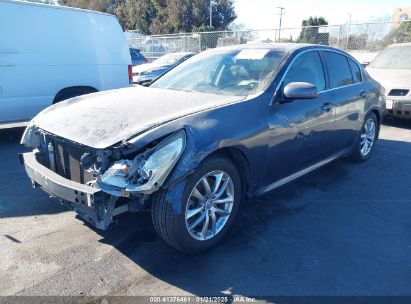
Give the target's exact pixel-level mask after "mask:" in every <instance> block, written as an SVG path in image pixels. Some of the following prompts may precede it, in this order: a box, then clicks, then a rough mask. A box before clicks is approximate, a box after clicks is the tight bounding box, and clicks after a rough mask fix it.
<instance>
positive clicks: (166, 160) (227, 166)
mask: <svg viewBox="0 0 411 304" xmlns="http://www.w3.org/2000/svg"><path fill="white" fill-rule="evenodd" d="M383 104H384V91H383V89H382V88H381V86H380V85H379V84H378V83H377V82H376V81H374V80H373V79H372V78H371V77H370V76H369V75H368V74H367V72H366V71H365V70H364V69H363V68H362V67H361V65H360V64H358V62H357V61H356V60H355V59H354V58H352V57H351V56H350V55H348V54H347V53H344V52H343V51H341V50H337V49H333V48H330V47H324V46H312V45H311V46H310V45H298V44H261V45H242V46H234V47H225V48H218V49H214V50H209V51H205V52H203V53H201V54H199V55H196V56H194V57H192V58H191V59H189V60H187V61H186V62H184V63H182V64H181V65H179V66H177V67H176V68H175V69H173V70H171V71H170V72H168V73H166V74H165V75H163V76H162V77H161V78H159V79H158V80H156V81H155V82H154V83H153V84H152V85H151V86H150V87H148V88H147V87H140V86H138V87H132V88H125V89H119V90H114V91H108V92H102V93H95V94H90V95H87V96H84V97H76V98H73V99H69V100H67V101H64V102H61V103H58V104H55V105H53V106H51V107H49V108H47V109H46V110H44V111H43V112H41V113H40V114H39V115H38V116H37V117H35V118H34V119H33V120H32V121H31V123H30V125H29V126H28V128H27V129H26V132H25V133H24V135H23V138H22V143H23V144H24V145H26V146H29V147H32V148H33V151H32V152H30V153H24V154H22V155H21V160H22V162H23V163H24V165H25V169H26V171H27V174H28V176H29V177H30V179H31V180H32V184H33V186H34V187H41V188H42V189H43V190H45V191H46V192H48V193H49V194H50V195H51V196H54V197H56V198H58V199H59V200H60V201H61V202H62V203H63V204H64V205H66V206H67V207H69V208H71V209H73V210H75V211H76V212H77V213H78V214H79V215H80V216H81V217H82V218H84V219H85V220H86V221H88V222H89V223H91V224H93V225H94V226H96V227H97V228H99V229H106V228H107V227H109V225H111V224H112V223H113V221H115V220H116V216H117V215H118V214H120V213H123V212H126V211H130V212H136V211H139V210H142V209H150V210H151V214H152V220H153V224H154V227H155V230H156V231H157V232H158V234H159V235H160V237H161V238H162V239H163V240H164V241H166V242H167V243H168V244H170V245H171V246H173V247H175V248H177V249H178V250H180V251H183V252H186V253H195V252H199V251H202V250H205V249H208V248H210V247H211V246H213V245H215V244H216V243H218V242H219V241H220V240H221V239H222V238H223V237H224V235H225V234H226V233H227V231H228V229H230V227H231V226H232V223H233V221H234V219H235V216H236V214H237V212H238V209H239V207H240V202H241V201H243V200H244V199H247V198H251V197H255V196H257V195H260V194H263V193H265V192H267V191H270V190H273V189H275V188H277V187H279V186H281V185H284V184H285V183H287V182H290V181H292V180H294V179H296V178H298V177H300V176H302V175H304V174H306V173H308V172H310V171H313V170H315V169H316V168H318V167H320V166H322V165H325V164H327V163H329V162H331V161H333V160H335V159H338V158H342V157H349V158H351V159H353V160H355V161H365V160H367V159H368V158H369V157H370V155H371V154H372V151H373V148H374V146H375V142H376V140H377V138H378V132H379V128H380V122H381V119H382V113H383V110H384V109H383Z"/></svg>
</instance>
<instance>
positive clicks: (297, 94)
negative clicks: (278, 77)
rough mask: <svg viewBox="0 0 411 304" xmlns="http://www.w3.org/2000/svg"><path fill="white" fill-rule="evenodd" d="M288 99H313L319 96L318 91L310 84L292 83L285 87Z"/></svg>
mask: <svg viewBox="0 0 411 304" xmlns="http://www.w3.org/2000/svg"><path fill="white" fill-rule="evenodd" d="M284 96H285V97H286V98H287V99H313V98H316V97H317V96H318V89H317V87H316V86H315V85H313V84H312V83H308V82H291V83H289V84H287V85H286V86H285V87H284Z"/></svg>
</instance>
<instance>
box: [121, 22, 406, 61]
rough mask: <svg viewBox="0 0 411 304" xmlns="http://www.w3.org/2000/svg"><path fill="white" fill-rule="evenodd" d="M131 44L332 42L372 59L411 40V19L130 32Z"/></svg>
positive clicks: (161, 47) (180, 48)
mask: <svg viewBox="0 0 411 304" xmlns="http://www.w3.org/2000/svg"><path fill="white" fill-rule="evenodd" d="M127 34H128V42H129V46H130V47H134V48H137V49H140V51H141V52H142V53H143V54H144V55H145V56H146V57H147V58H149V59H155V58H158V57H160V56H162V55H164V54H168V53H175V52H194V53H198V52H200V51H203V50H206V49H209V48H215V47H220V46H228V45H238V44H252V43H273V42H281V43H287V42H291V43H311V44H320V45H329V46H332V47H337V48H340V49H343V50H346V51H347V52H349V53H350V54H351V55H352V56H354V57H355V58H356V59H357V60H359V61H360V62H362V63H363V62H370V61H372V59H373V58H374V57H375V56H376V55H377V54H378V53H379V51H381V50H382V49H383V48H385V47H386V46H388V45H390V44H393V43H402V42H411V20H409V21H398V22H383V23H361V24H341V25H325V26H310V27H299V28H282V29H268V30H245V31H223V32H198V33H181V34H171V35H150V36H144V35H140V34H138V33H130V32H129V33H127Z"/></svg>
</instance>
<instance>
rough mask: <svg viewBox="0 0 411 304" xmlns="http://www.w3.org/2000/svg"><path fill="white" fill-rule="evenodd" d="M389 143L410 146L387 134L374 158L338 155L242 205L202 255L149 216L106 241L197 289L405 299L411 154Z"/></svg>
mask: <svg viewBox="0 0 411 304" xmlns="http://www.w3.org/2000/svg"><path fill="white" fill-rule="evenodd" d="M391 149H392V150H395V151H397V152H399V153H404V155H409V154H410V153H411V143H409V142H400V141H391V140H384V139H381V140H380V141H379V142H378V146H377V147H376V150H375V151H374V155H373V157H372V158H370V159H369V161H368V162H365V163H360V164H356V163H350V162H347V161H345V160H339V161H336V162H334V163H332V164H330V165H327V166H325V167H323V168H321V169H319V170H317V171H315V172H313V173H311V174H309V175H307V176H305V177H303V178H301V179H299V180H297V181H295V182H293V183H291V184H289V185H287V186H284V187H282V188H281V189H279V190H276V191H274V192H271V193H269V194H267V195H265V196H263V197H259V198H257V199H254V200H253V201H251V202H249V203H247V204H245V205H243V206H242V208H241V212H240V214H239V216H238V218H237V220H236V222H235V225H234V227H233V229H232V230H231V232H230V233H229V234H228V236H227V237H226V238H225V240H224V242H223V243H222V244H221V245H219V246H217V247H215V248H213V249H212V250H209V251H207V252H205V253H202V254H199V255H193V256H189V255H185V254H182V253H179V252H177V251H176V250H174V249H172V248H170V247H169V246H167V245H166V244H165V243H163V242H162V241H160V240H159V238H158V237H156V234H155V232H154V229H153V227H152V225H151V219H150V215H149V213H143V214H136V215H133V214H129V215H126V216H123V217H120V224H119V225H118V226H117V227H115V228H113V229H111V230H109V231H106V232H103V233H101V235H102V236H103V239H102V240H101V241H102V242H103V243H107V244H111V245H112V246H114V247H115V248H116V249H117V250H119V251H120V252H121V253H123V254H124V255H125V256H127V257H128V258H129V259H130V260H132V261H133V262H134V263H136V264H137V265H138V266H139V267H142V268H143V269H145V270H146V271H147V272H148V273H150V274H151V275H153V276H154V277H156V278H157V279H159V280H161V281H164V282H166V283H168V284H170V285H173V286H175V287H177V288H179V289H181V290H184V291H186V292H188V293H192V294H194V295H208V296H210V295H220V296H223V295H233V294H235V295H247V296H257V295H258V298H260V299H264V298H266V299H268V297H269V296H273V295H275V296H281V295H294V296H295V295H306V296H312V295H350V296H352V295H387V294H394V295H401V294H402V295H404V294H407V293H409V284H408V282H410V281H411V274H410V273H411V272H410V271H408V270H407V267H404V265H409V264H410V260H411V258H409V256H411V252H410V251H411V250H410V248H409V246H408V245H407V244H409V240H410V238H409V235H410V234H411V225H410V220H409V218H410V217H409V216H410V215H411V200H410V197H411V188H410V187H408V186H407V185H408V182H407V181H409V180H410V178H411V170H409V169H407V168H411V159H410V158H409V157H408V158H398V157H390V155H389V154H387V153H386V151H387V150H391ZM397 156H398V155H397ZM382 173H383V174H382ZM398 176H401V180H400V181H399V180H398ZM130 230H131V231H133V232H132V233H131V234H130V235H129V237H127V238H126V239H121V240H120V236H121V235H124V234H125V233H127V232H130ZM407 246H408V247H407ZM139 284H141V282H140V281H138V282H137V281H136V282H135V283H132V284H131V285H130V286H128V287H127V288H126V290H123V292H124V293H125V294H138V291H139ZM140 288H141V286H140Z"/></svg>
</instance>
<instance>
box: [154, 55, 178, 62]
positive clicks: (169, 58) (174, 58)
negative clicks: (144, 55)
mask: <svg viewBox="0 0 411 304" xmlns="http://www.w3.org/2000/svg"><path fill="white" fill-rule="evenodd" d="M183 56H184V55H182V54H167V55H164V56H161V57H160V58H158V59H156V60H154V61H153V63H154V64H174V63H176V62H177V61H178V60H180V58H182V57H183Z"/></svg>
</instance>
